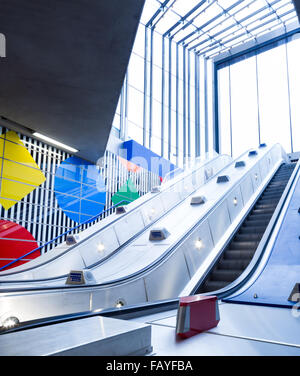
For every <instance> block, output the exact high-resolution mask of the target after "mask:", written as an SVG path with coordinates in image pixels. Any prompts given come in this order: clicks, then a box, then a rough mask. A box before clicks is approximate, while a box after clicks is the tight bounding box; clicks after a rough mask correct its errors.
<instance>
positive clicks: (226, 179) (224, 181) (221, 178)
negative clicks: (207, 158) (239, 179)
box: [217, 175, 229, 184]
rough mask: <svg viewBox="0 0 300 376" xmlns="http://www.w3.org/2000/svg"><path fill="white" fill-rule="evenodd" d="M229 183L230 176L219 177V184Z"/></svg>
mask: <svg viewBox="0 0 300 376" xmlns="http://www.w3.org/2000/svg"><path fill="white" fill-rule="evenodd" d="M228 181H229V176H228V175H222V176H218V179H217V184H219V183H227V182H228Z"/></svg>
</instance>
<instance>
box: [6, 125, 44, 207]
mask: <svg viewBox="0 0 300 376" xmlns="http://www.w3.org/2000/svg"><path fill="white" fill-rule="evenodd" d="M0 171H1V172H2V174H1V175H2V179H1V181H0V203H1V205H2V206H3V207H4V209H5V210H8V209H10V208H11V207H13V206H14V205H15V204H16V203H17V202H19V201H20V200H22V199H23V198H24V197H26V196H27V195H28V194H29V193H31V192H32V191H34V190H35V189H36V188H37V187H38V186H39V185H41V184H42V183H43V182H44V181H45V180H46V177H45V175H44V174H43V172H42V171H41V170H40V168H39V166H38V165H37V164H36V163H35V161H34V159H33V158H32V156H31V155H30V153H29V151H28V150H27V148H26V147H25V146H24V144H23V142H22V141H21V140H20V138H19V136H18V135H17V134H16V133H15V132H13V131H8V132H6V133H4V134H2V135H1V136H0Z"/></svg>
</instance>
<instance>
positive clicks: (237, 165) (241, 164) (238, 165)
mask: <svg viewBox="0 0 300 376" xmlns="http://www.w3.org/2000/svg"><path fill="white" fill-rule="evenodd" d="M245 166H246V163H245V162H244V161H238V162H236V163H235V168H239V167H245Z"/></svg>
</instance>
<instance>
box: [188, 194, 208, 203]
mask: <svg viewBox="0 0 300 376" xmlns="http://www.w3.org/2000/svg"><path fill="white" fill-rule="evenodd" d="M205 202H206V198H205V197H204V196H194V197H192V198H191V205H203V204H204V203H205Z"/></svg>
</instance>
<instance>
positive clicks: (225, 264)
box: [218, 259, 250, 270]
mask: <svg viewBox="0 0 300 376" xmlns="http://www.w3.org/2000/svg"><path fill="white" fill-rule="evenodd" d="M249 261H250V260H248V259H247V260H240V259H237V260H228V259H222V260H221V261H220V262H219V264H218V269H223V270H224V269H225V270H230V269H231V270H244V269H246V267H247V266H248V265H249Z"/></svg>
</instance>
